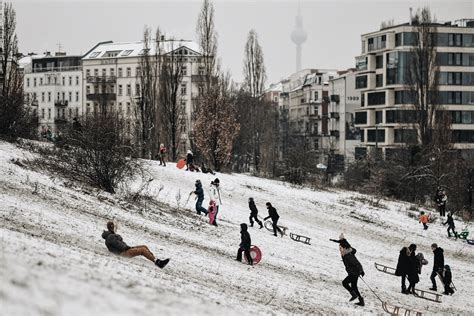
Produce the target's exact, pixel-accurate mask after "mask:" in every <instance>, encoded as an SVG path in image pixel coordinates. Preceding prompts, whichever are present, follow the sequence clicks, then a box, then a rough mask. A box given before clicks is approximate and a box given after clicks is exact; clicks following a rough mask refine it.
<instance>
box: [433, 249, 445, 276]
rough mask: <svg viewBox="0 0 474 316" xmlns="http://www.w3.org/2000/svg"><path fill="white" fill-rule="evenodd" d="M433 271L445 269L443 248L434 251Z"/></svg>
mask: <svg viewBox="0 0 474 316" xmlns="http://www.w3.org/2000/svg"><path fill="white" fill-rule="evenodd" d="M433 253H434V261H433V271H438V270H442V269H443V268H444V250H443V248H441V247H438V248H436V249H435V250H434V251H433Z"/></svg>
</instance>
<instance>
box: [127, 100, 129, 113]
mask: <svg viewBox="0 0 474 316" xmlns="http://www.w3.org/2000/svg"><path fill="white" fill-rule="evenodd" d="M127 114H130V102H127Z"/></svg>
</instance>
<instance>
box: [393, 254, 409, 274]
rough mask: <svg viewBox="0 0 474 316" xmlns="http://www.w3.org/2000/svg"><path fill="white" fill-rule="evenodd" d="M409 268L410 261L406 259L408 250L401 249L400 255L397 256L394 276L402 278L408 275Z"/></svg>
mask: <svg viewBox="0 0 474 316" xmlns="http://www.w3.org/2000/svg"><path fill="white" fill-rule="evenodd" d="M409 268H410V259H409V257H408V248H407V247H403V248H402V250H400V254H399V255H398V263H397V269H396V270H395V275H398V276H404V275H407V274H408V270H409Z"/></svg>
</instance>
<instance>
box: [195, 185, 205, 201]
mask: <svg viewBox="0 0 474 316" xmlns="http://www.w3.org/2000/svg"><path fill="white" fill-rule="evenodd" d="M194 194H196V195H197V197H198V200H204V190H203V189H202V184H201V183H197V184H196V190H195V191H194Z"/></svg>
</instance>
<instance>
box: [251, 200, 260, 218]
mask: <svg viewBox="0 0 474 316" xmlns="http://www.w3.org/2000/svg"><path fill="white" fill-rule="evenodd" d="M249 209H250V214H251V215H254V216H257V215H258V209H257V205H255V201H254V200H250V201H249Z"/></svg>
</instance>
